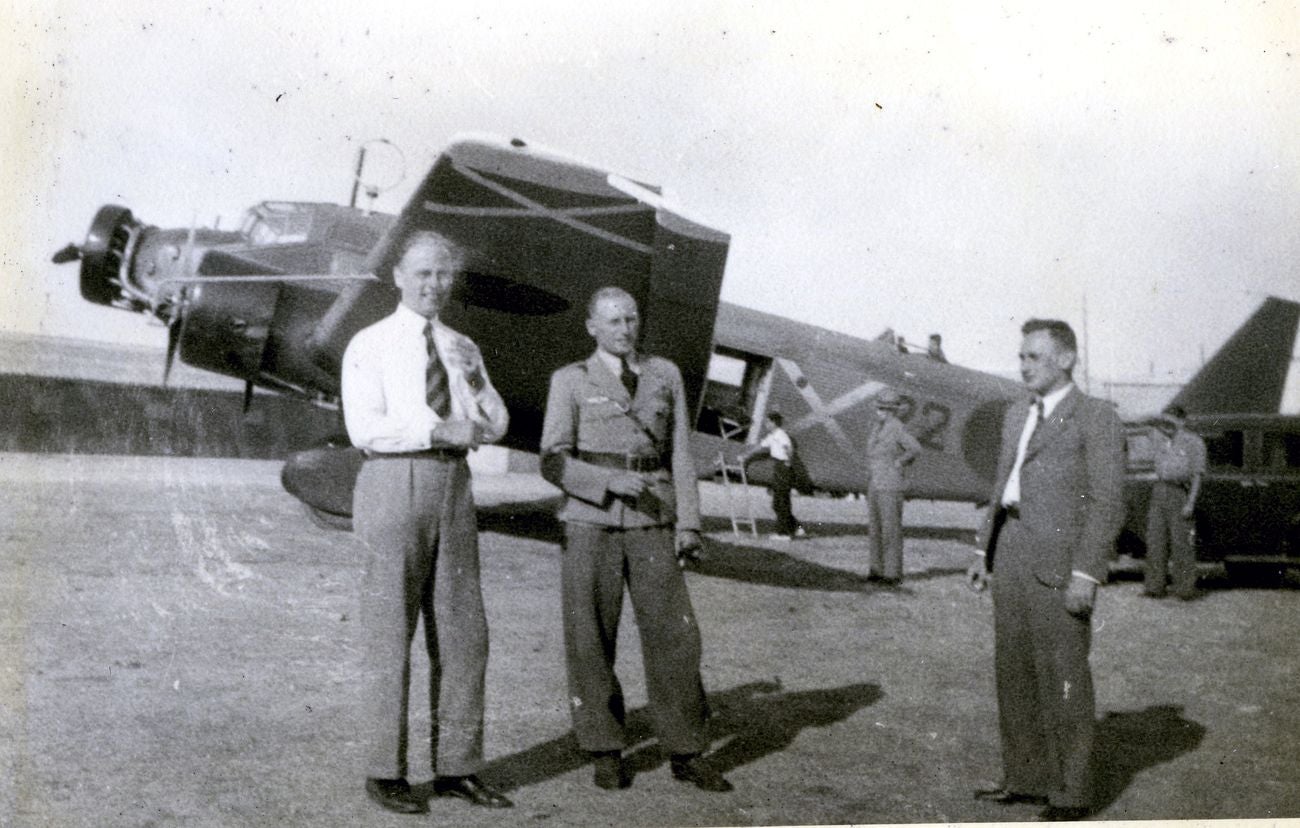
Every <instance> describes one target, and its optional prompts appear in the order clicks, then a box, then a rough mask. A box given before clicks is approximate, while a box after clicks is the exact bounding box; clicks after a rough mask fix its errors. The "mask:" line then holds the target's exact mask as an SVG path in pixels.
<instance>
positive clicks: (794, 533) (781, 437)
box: [740, 411, 808, 540]
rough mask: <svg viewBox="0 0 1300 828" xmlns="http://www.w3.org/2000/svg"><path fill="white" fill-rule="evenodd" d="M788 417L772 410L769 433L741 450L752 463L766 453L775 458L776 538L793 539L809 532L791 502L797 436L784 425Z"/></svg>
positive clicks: (769, 419) (769, 414)
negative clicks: (791, 437)
mask: <svg viewBox="0 0 1300 828" xmlns="http://www.w3.org/2000/svg"><path fill="white" fill-rule="evenodd" d="M784 422H785V421H784V419H783V418H782V417H781V414H780V412H778V411H771V412H768V414H767V416H766V417H765V418H764V423H765V425H766V426H767V433H766V434H764V435H763V439H762V440H760V441H759V442H758V443H757V444H756V445H754V446H752V447H750V448H748V449H746V450H745V451H743V452H741V454H740V461H741V462H742V463H749V462H750V461H751V460H755V459H757V458H759V457H762V456H763V455H768V456H769V457H771V458H772V463H773V467H772V484H771V493H772V511H773V513H775V514H776V533H775V534H774V535H772V539H773V540H790V539H791V538H795V537H799V538H802V537H804V536H805V535H807V534H808V532H807V531H806V530H805V529H804V528H803V526H801V525H800V524H799V522H798V521H797V520H795V518H794V510H793V508H792V506H791V494H790V493H791V492H792V491H793V490H794V461H795V451H796V449H795V445H794V440H792V439H790V435H789V434H787V433H786V431H785V429H784V428H783V425H784Z"/></svg>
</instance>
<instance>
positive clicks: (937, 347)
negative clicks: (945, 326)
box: [925, 333, 948, 362]
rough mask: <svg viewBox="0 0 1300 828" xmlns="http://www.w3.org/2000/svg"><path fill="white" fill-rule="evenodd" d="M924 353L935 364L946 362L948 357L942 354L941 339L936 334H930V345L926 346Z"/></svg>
mask: <svg viewBox="0 0 1300 828" xmlns="http://www.w3.org/2000/svg"><path fill="white" fill-rule="evenodd" d="M925 353H926V355H927V356H928V357H930V359H932V360H934V361H935V362H947V361H948V357H946V356H944V354H943V337H942V336H939V334H937V333H932V334H930V344H929V345H928V346H926V349H925Z"/></svg>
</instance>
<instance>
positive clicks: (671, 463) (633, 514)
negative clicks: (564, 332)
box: [541, 354, 708, 754]
mask: <svg viewBox="0 0 1300 828" xmlns="http://www.w3.org/2000/svg"><path fill="white" fill-rule="evenodd" d="M639 367H640V378H639V381H638V383H637V390H636V396H635V398H633V397H632V396H631V395H629V394H628V391H627V389H626V388H624V386H623V384H622V383H621V382H620V381H619V379H618V377H617V376H615V374H614V372H613V371H612V370H611V369H610V368H609V366H608V365H606V363H605V362H604V361H603V360H602V359H601V358H600V356H599V354H593V355H592V356H591V357H590V358H589V359H587V360H586V361H584V362H577V363H573V364H571V365H567V366H565V367H563V368H561V369H560V370H558V371H556V372H555V374H553V375H552V377H551V387H550V394H549V396H548V398H547V403H546V418H545V422H544V425H543V428H542V441H541V451H542V474H543V476H544V477H546V479H547V480H549V481H550V482H552V483H554V484H555V485H556V486H558V487H559V488H560V489H561V490H563V491H564V493H565V495H566V496H567V497H566V498H565V503H564V505H563V507H562V508H561V510H560V515H559V516H560V519H561V520H563V521H564V524H565V542H564V551H563V561H562V564H561V582H562V590H563V595H562V605H563V612H564V641H565V656H566V665H567V670H568V684H569V697H570V698H569V704H570V710H571V712H572V715H573V726H574V732H575V733H576V734H577V738H578V744H579V746H580V747H581V748H582V749H583V750H588V751H608V750H619V749H622V748H623V747H624V746H625V745H626V742H627V737H626V735H625V734H624V728H623V725H624V715H625V708H624V702H623V691H622V687H621V686H620V684H619V681H618V677H617V676H616V675H615V674H614V661H615V650H614V648H615V643H616V641H617V639H618V622H619V617H620V615H621V612H622V606H623V589H624V583H625V582H626V584H627V590H628V593H629V594H630V596H631V599H632V609H633V611H634V612H635V615H636V622H637V627H638V629H639V631H640V634H641V651H642V657H643V659H644V662H645V672H646V686H647V690H648V695H649V701H650V710H651V719H652V722H653V725H654V729H655V731H656V734H657V735H658V737H659V742H660V744H661V746H662V747H663V748H664V749H665V750H666V751H668V752H669V753H672V754H690V753H699V752H701V751H703V750H704V749H705V747H707V745H708V739H707V736H706V735H705V731H704V722H705V718H706V714H707V703H706V701H705V696H704V687H703V684H702V682H701V680H700V649H701V644H700V632H699V628H698V627H697V626H696V623H695V613H694V611H693V609H692V608H691V602H690V596H689V595H688V594H687V591H686V581H685V578H684V577H683V575H682V572H681V569H680V568H679V567H678V566H677V554H676V549H675V541H674V535H675V533H674V526H675V527H676V528H677V529H698V528H699V525H700V513H699V492H698V489H697V485H696V479H695V467H694V463H693V461H692V459H691V454H690V444H689V439H690V424H689V421H688V419H687V415H686V400H685V394H684V390H683V386H682V378H681V373H680V372H679V371H678V369H677V366H676V365H674V364H673V363H671V362H669V361H668V360H665V359H660V358H657V357H642V358H641V360H640V365H639ZM584 455H585V456H586V457H588V458H589V459H587V460H584V459H583V457H584ZM613 455H622V456H624V457H628V458H631V459H630V460H628V461H627V464H628V466H630V467H632V468H643V469H651V468H655V467H661V468H655V470H654V471H646V472H643V473H644V474H646V475H647V476H648V477H649V478H650V485H649V487H648V488H647V490H646V491H645V492H644V493H643V494H642V495H641V496H640V497H638V498H628V497H620V496H616V495H614V494H613V493H611V492H610V491H609V489H608V484H609V482H610V481H611V480H613V479H614V478H615V477H618V476H620V475H623V474H626V473H627V468H626V467H623V468H619V467H614V466H612V465H609V462H610V458H611V456H613ZM597 459H599V460H601V462H593V461H594V460H597Z"/></svg>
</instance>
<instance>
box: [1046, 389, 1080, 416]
mask: <svg viewBox="0 0 1300 828" xmlns="http://www.w3.org/2000/svg"><path fill="white" fill-rule="evenodd" d="M1073 390H1074V383H1072V382H1067V383H1066V384H1065V385H1063V386H1061V387H1060V388H1058V389H1056V390H1055V391H1053V392H1052V393H1050V394H1048V395H1046V396H1045V397H1043V416H1044V417H1046V416H1048V415H1049V414H1051V413H1052V412H1053V411H1054V410H1055V409H1056V406H1057V405H1059V404H1060V402H1061V400H1063V399H1065V395H1066V394H1069V393H1070V392H1071V391H1073Z"/></svg>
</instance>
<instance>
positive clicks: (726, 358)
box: [695, 346, 772, 443]
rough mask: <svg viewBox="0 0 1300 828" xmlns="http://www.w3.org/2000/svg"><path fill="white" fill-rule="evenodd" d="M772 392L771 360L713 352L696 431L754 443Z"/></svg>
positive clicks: (741, 353)
mask: <svg viewBox="0 0 1300 828" xmlns="http://www.w3.org/2000/svg"><path fill="white" fill-rule="evenodd" d="M771 389H772V358H771V357H766V356H761V355H759V354H750V353H746V352H744V351H739V350H736V349H735V348H727V347H724V346H718V347H716V348H714V349H713V353H712V355H710V357H709V369H708V373H707V374H706V379H705V383H704V395H703V400H702V402H701V405H700V416H699V420H698V421H697V422H696V429H695V430H696V431H699V432H701V433H704V434H717V435H720V436H722V437H725V438H727V439H729V440H734V441H736V442H742V443H743V442H746V441H747V440H748V441H753V440H757V439H758V435H759V432H760V431H761V430H762V428H763V413H764V412H765V411H766V410H767V401H768V396H769V394H770V393H771Z"/></svg>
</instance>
